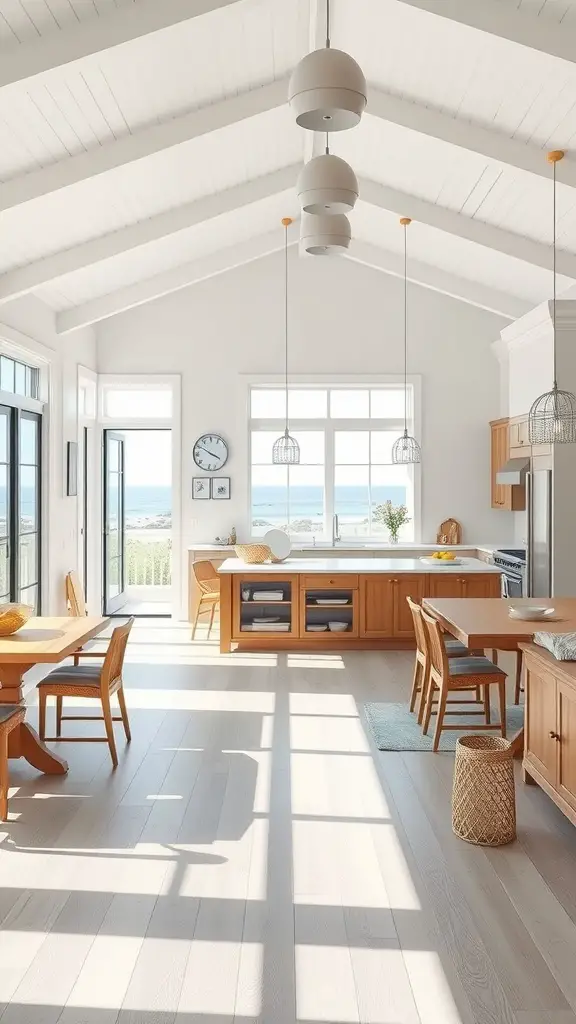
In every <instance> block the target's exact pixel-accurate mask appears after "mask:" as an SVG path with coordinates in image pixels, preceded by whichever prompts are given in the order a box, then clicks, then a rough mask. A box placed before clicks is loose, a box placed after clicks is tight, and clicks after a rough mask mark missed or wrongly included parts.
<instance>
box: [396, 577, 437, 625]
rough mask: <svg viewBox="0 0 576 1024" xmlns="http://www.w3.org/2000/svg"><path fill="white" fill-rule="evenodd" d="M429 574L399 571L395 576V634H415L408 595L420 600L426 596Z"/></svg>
mask: <svg viewBox="0 0 576 1024" xmlns="http://www.w3.org/2000/svg"><path fill="white" fill-rule="evenodd" d="M428 579H429V576H428V575H427V574H426V575H424V574H414V575H410V574H408V573H399V574H398V576H396V577H394V582H393V584H392V586H393V589H394V603H393V636H397V637H404V638H406V639H409V638H411V637H413V636H414V624H413V621H412V612H411V611H410V608H409V605H408V602H407V600H406V598H407V597H411V598H412V600H413V601H418V602H420V601H421V600H422V598H423V597H425V596H426V590H427V589H428V587H427V584H428Z"/></svg>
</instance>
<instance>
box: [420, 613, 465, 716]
mask: <svg viewBox="0 0 576 1024" xmlns="http://www.w3.org/2000/svg"><path fill="white" fill-rule="evenodd" d="M406 600H407V602H408V607H409V608H410V611H411V612H412V621H413V623H414V634H415V636H416V661H415V663H414V678H413V681H412V692H411V694H410V711H414V708H415V706H416V698H417V696H418V694H420V703H419V706H418V723H419V724H420V723H421V721H422V718H423V716H424V708H425V706H426V696H427V694H428V684H429V679H430V654H429V651H428V636H427V633H426V629H425V626H424V622H423V620H422V608H421V607H420V605H419V604H417V603H416V601H413V600H412V598H411V597H407V598H406ZM442 639H443V643H444V647H445V649H446V653H447V655H448V657H449V658H469V657H470V651H469V650H468V648H467V647H466V646H465V644H462V643H460V641H459V640H454V639H449V638H448V637H446V636H443V638H442Z"/></svg>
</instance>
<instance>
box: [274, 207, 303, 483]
mask: <svg viewBox="0 0 576 1024" xmlns="http://www.w3.org/2000/svg"><path fill="white" fill-rule="evenodd" d="M291 223H292V218H291V217H283V219H282V224H283V225H284V339H285V354H286V362H285V370H286V429H285V430H284V433H283V434H282V436H281V437H279V438H278V439H277V440H276V441H274V444H273V446H272V464H273V465H274V466H295V465H297V464H298V463H299V462H300V445H299V444H298V441H296V440H295V439H294V438H293V437H291V436H290V431H289V430H288V228H289V227H290V225H291Z"/></svg>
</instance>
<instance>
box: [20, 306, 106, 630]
mask: <svg viewBox="0 0 576 1024" xmlns="http://www.w3.org/2000/svg"><path fill="white" fill-rule="evenodd" d="M0 338H4V339H5V340H6V341H8V342H9V343H11V344H16V345H18V346H19V347H21V350H22V352H23V354H24V355H25V352H26V350H28V351H29V352H31V353H33V354H34V353H35V354H36V355H37V356H41V357H42V358H43V359H46V360H47V361H48V365H49V379H50V396H49V408H48V430H47V435H48V436H47V441H48V458H47V460H46V463H45V472H44V476H43V486H44V498H45V502H44V510H45V515H44V523H43V528H44V543H43V548H44V559H43V565H42V570H43V588H42V590H43V595H42V596H43V612H44V614H58V613H61V612H63V611H64V610H65V609H64V604H65V602H64V576H65V574H66V572H68V570H69V569H71V568H77V567H78V547H79V543H78V542H79V537H78V499H77V498H76V497H67V496H66V479H65V477H66V460H65V455H66V442H67V441H77V440H78V403H77V378H78V365H79V364H82V365H84V366H87V367H89V368H92V369H95V367H96V349H95V342H94V331H93V330H92V329H87V330H82V331H77V332H75V333H74V334H72V335H68V336H65V337H60V336H58V335H57V334H56V330H55V325H54V314H53V312H52V310H50V309H49V308H48V307H47V306H46V305H45V304H44V303H43V302H41V301H40V300H39V299H36V298H35V297H34V296H32V295H30V296H26V297H25V298H23V299H18V300H16V301H14V302H10V303H8V304H7V305H5V306H3V307H2V309H0ZM45 441H46V435H45Z"/></svg>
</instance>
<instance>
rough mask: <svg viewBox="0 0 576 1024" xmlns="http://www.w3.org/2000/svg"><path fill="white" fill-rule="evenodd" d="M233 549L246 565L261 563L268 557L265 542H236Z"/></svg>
mask: <svg viewBox="0 0 576 1024" xmlns="http://www.w3.org/2000/svg"><path fill="white" fill-rule="evenodd" d="M234 550H235V552H236V554H237V555H238V558H241V559H242V561H243V562H246V563H247V565H262V563H263V562H266V561H267V560H268V559H269V558H270V548H269V547H268V545H267V544H237V545H236V547H235V548H234Z"/></svg>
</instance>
